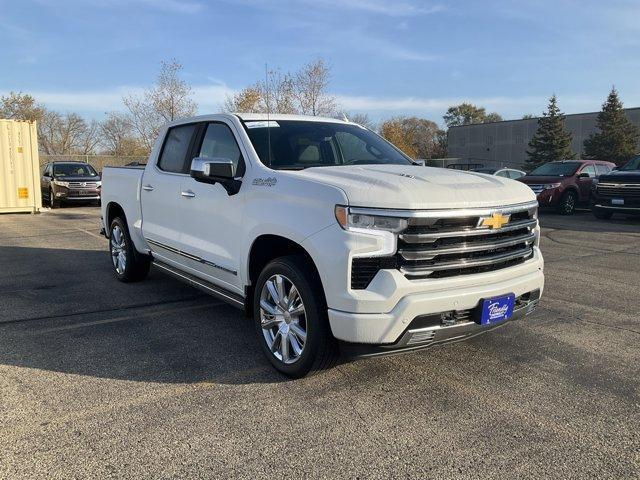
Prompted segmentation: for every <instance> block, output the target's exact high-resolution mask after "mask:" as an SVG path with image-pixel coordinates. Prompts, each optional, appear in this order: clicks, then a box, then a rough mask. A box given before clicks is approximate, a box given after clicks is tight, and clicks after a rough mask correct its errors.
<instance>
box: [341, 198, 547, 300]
mask: <svg viewBox="0 0 640 480" xmlns="http://www.w3.org/2000/svg"><path fill="white" fill-rule="evenodd" d="M537 208H538V205H537V202H532V203H528V204H523V205H516V206H511V207H503V208H493V209H469V210H448V211H447V210H444V211H429V210H425V211H416V212H408V213H407V217H406V218H407V227H406V228H405V229H404V230H403V231H401V232H400V233H399V235H398V243H397V251H396V253H395V255H393V256H388V257H364V258H354V259H353V262H352V268H351V288H353V289H364V288H367V286H368V285H369V283H370V282H371V280H372V279H373V277H374V276H375V275H376V274H377V272H378V271H379V270H382V269H397V270H399V271H400V272H401V273H402V274H403V275H404V276H405V277H407V278H408V279H410V280H421V279H434V278H443V277H453V276H459V275H470V274H475V273H484V272H490V271H494V270H499V269H502V268H507V267H510V266H514V265H517V264H519V263H522V262H524V261H526V260H527V259H528V258H530V257H531V256H532V255H533V247H534V245H535V242H536V231H535V230H536V226H537V224H538V220H537ZM495 218H499V219H501V220H500V223H502V225H501V226H500V225H498V226H496V225H488V226H487V225H486V224H485V220H489V221H490V223H492V222H493V220H494V219H495Z"/></svg>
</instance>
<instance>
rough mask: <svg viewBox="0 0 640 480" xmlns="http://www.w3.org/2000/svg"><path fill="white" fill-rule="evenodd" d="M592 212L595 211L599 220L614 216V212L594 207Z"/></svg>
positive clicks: (595, 215) (594, 213) (594, 214)
mask: <svg viewBox="0 0 640 480" xmlns="http://www.w3.org/2000/svg"><path fill="white" fill-rule="evenodd" d="M591 213H593V216H594V217H596V218H597V219H598V220H609V219H611V217H612V216H613V212H607V211H605V210H600V209H596V208H594V209H592V210H591Z"/></svg>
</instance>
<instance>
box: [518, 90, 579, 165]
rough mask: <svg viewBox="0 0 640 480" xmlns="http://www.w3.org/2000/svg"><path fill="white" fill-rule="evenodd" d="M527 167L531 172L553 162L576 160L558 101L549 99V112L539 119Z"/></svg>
mask: <svg viewBox="0 0 640 480" xmlns="http://www.w3.org/2000/svg"><path fill="white" fill-rule="evenodd" d="M529 148H530V150H527V155H528V156H529V158H528V159H527V167H528V168H529V169H531V170H533V169H534V168H536V167H537V166H539V165H542V164H543V163H546V162H550V161H552V160H570V159H573V158H575V154H574V153H573V151H572V150H571V133H569V132H567V131H566V130H565V128H564V115H563V114H562V112H561V111H560V108H559V107H558V99H557V98H556V96H555V95H553V96H552V97H551V98H550V99H549V106H548V108H547V111H546V112H545V113H544V114H543V115H542V117H540V118H538V130H537V131H536V133H535V135H534V136H533V138H532V139H531V141H530V142H529Z"/></svg>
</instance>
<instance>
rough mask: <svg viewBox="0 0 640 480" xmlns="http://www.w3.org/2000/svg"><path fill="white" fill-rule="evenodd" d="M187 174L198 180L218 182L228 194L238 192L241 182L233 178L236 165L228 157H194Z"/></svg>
mask: <svg viewBox="0 0 640 480" xmlns="http://www.w3.org/2000/svg"><path fill="white" fill-rule="evenodd" d="M189 174H190V175H191V177H192V178H193V179H194V180H196V181H198V182H204V183H219V184H220V185H222V186H223V187H224V188H225V190H226V191H227V193H228V194H229V195H235V194H236V193H238V190H240V185H241V184H242V182H241V181H240V180H236V179H235V176H236V165H235V164H234V163H233V161H232V160H230V159H228V158H206V157H196V158H194V159H193V160H192V161H191V168H190V169H189Z"/></svg>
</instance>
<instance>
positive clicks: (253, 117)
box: [168, 113, 349, 126]
mask: <svg viewBox="0 0 640 480" xmlns="http://www.w3.org/2000/svg"><path fill="white" fill-rule="evenodd" d="M234 116H235V117H237V118H239V119H240V120H242V121H264V120H275V121H278V120H296V121H307V122H331V123H349V122H345V121H344V120H339V119H337V118H329V117H314V116H312V115H285V114H279V113H278V114H275V113H274V114H266V113H217V114H209V115H198V116H195V117H189V118H181V119H179V120H175V121H173V122H170V123H169V124H168V125H169V126H175V125H182V124H185V123H193V122H207V121H215V120H220V119H221V118H227V119H229V118H230V117H234Z"/></svg>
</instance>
